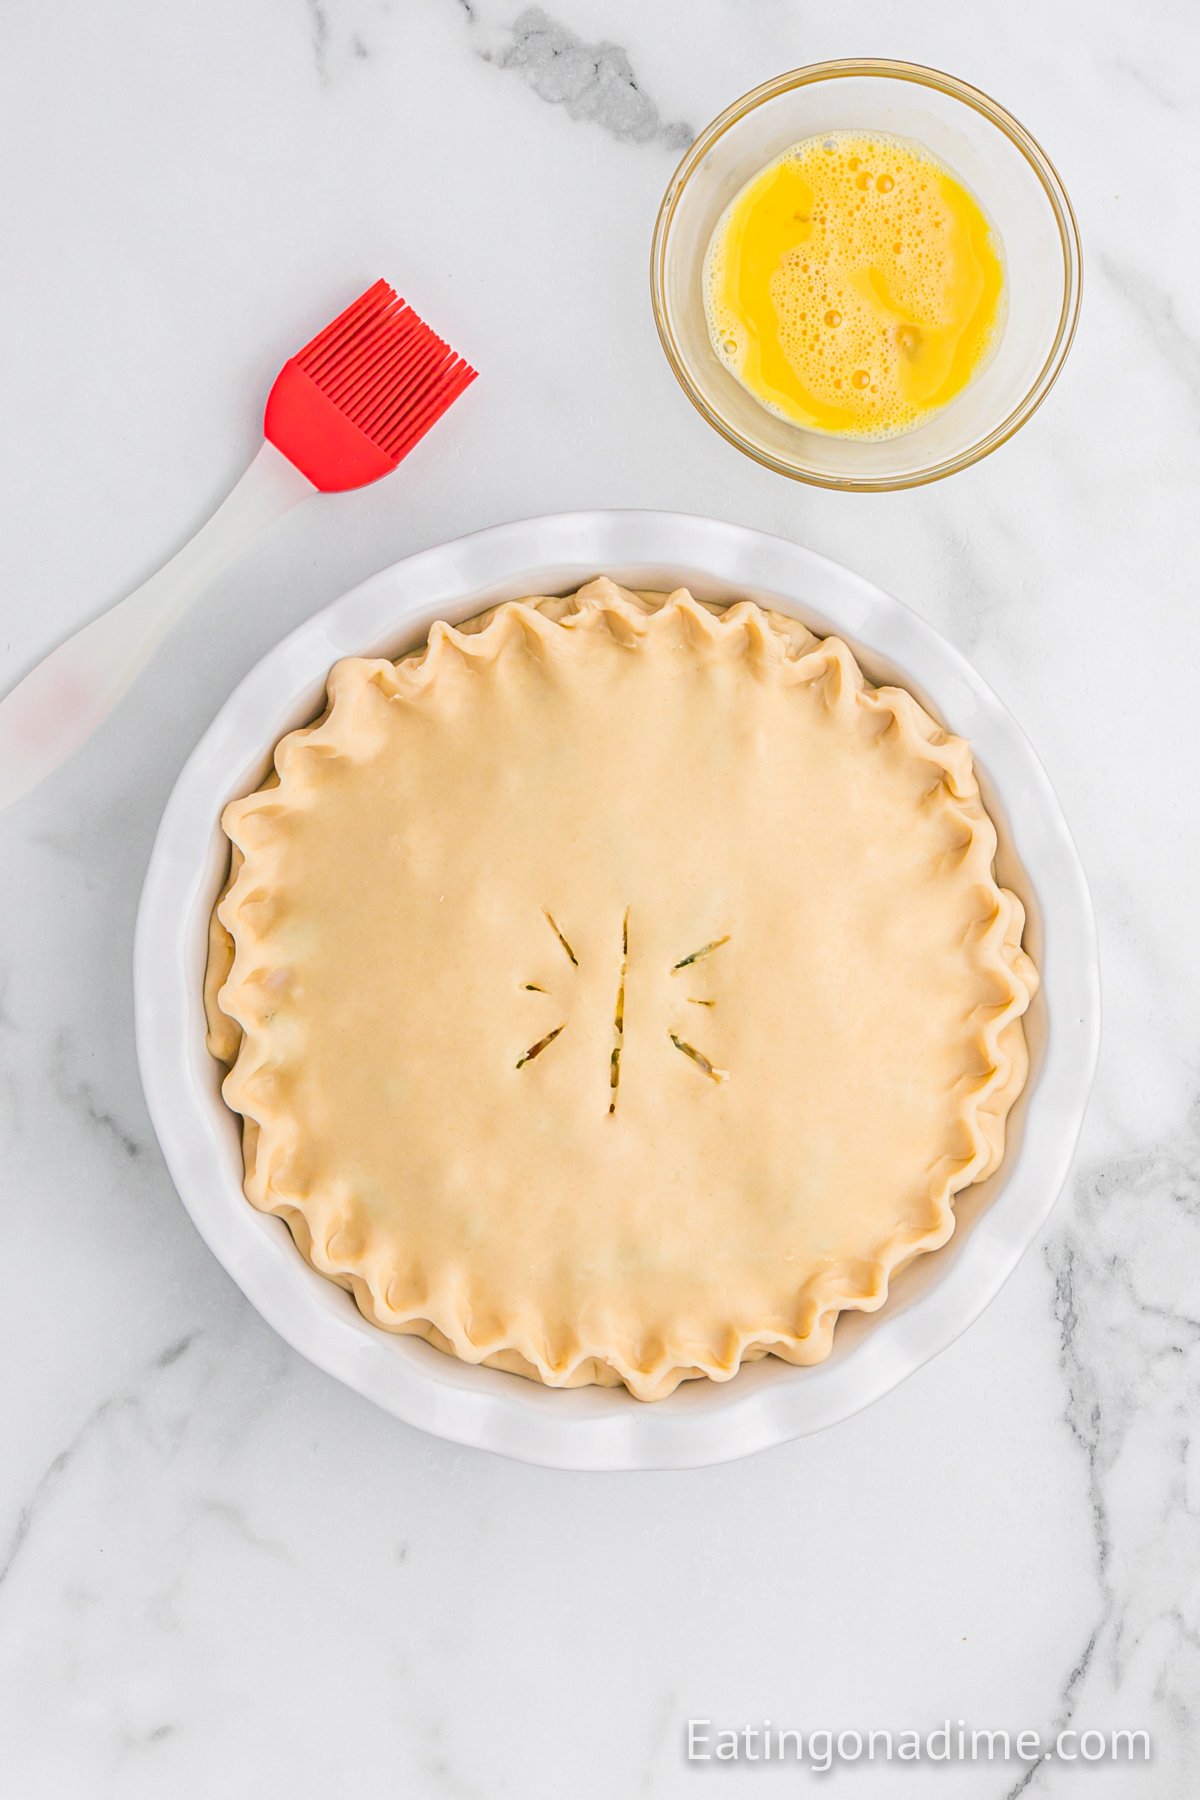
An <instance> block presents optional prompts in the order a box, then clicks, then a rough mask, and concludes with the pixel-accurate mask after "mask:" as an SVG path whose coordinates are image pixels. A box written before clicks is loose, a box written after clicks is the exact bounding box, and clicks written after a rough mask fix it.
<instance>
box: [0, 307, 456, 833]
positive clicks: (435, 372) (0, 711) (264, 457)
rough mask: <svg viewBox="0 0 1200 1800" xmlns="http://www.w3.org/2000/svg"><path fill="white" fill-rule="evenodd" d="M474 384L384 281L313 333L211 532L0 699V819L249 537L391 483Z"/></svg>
mask: <svg viewBox="0 0 1200 1800" xmlns="http://www.w3.org/2000/svg"><path fill="white" fill-rule="evenodd" d="M474 379H475V370H474V369H473V368H471V366H470V364H469V363H467V362H464V360H463V358H462V357H461V356H458V355H457V354H456V353H455V352H454V351H453V350H451V348H450V347H449V345H448V344H444V343H443V342H442V340H441V338H439V337H438V336H437V335H436V333H435V332H433V331H431V330H430V329H429V326H428V325H426V324H425V322H424V321H423V320H422V319H420V318H418V316H417V314H416V313H415V312H414V311H413V309H412V307H411V306H408V305H407V304H406V303H405V302H404V301H403V300H401V299H400V298H399V297H398V295H397V294H396V291H395V289H394V288H391V287H389V286H388V284H387V282H386V281H377V282H376V283H375V285H374V287H370V288H368V289H367V291H366V293H365V294H363V295H361V296H360V297H359V299H357V300H356V301H355V302H354V304H353V306H348V307H347V308H346V310H345V312H344V313H342V314H341V315H340V316H339V317H338V318H336V319H335V320H334V321H333V323H332V324H331V325H327V326H326V327H325V330H324V331H322V332H319V333H318V334H317V336H316V337H315V338H313V340H312V342H311V343H310V344H306V345H305V347H304V349H303V350H301V351H300V352H299V353H298V354H297V355H296V356H293V357H292V358H291V360H290V361H289V362H287V363H285V364H284V366H283V368H282V369H281V371H280V373H279V378H278V380H277V381H276V383H275V385H274V387H273V388H272V389H271V393H270V397H269V398H268V400H267V410H266V415H265V417H264V420H263V435H264V437H265V438H266V442H265V443H264V444H263V447H262V449H261V450H260V451H259V453H258V455H257V456H256V457H255V459H254V461H253V462H252V463H251V464H250V467H249V468H248V469H247V470H246V473H245V474H244V475H243V476H242V479H241V480H240V481H239V482H238V484H237V486H236V487H235V488H234V490H233V492H232V493H231V494H230V496H229V498H228V499H227V500H226V501H225V502H224V503H223V504H222V505H221V506H220V507H219V508H218V510H217V511H216V513H215V514H214V515H213V517H212V518H211V519H210V520H209V522H208V524H207V525H205V526H203V527H202V528H201V530H200V531H198V532H197V533H196V536H195V537H194V538H192V540H191V542H190V543H188V544H185V545H184V547H183V549H182V550H180V551H179V552H178V554H177V555H175V556H173V557H172V558H171V561H170V562H169V563H167V564H166V566H165V567H164V568H161V569H160V570H159V571H158V573H157V574H156V575H152V576H151V577H150V579H149V581H147V582H144V583H143V585H142V586H141V587H140V588H138V589H137V590H136V591H135V592H134V593H132V594H130V595H129V596H128V598H127V599H125V600H122V601H120V602H119V604H118V605H116V606H114V607H112V608H110V610H109V611H108V612H106V613H103V614H101V616H100V618H98V619H95V620H93V622H92V623H91V624H90V625H85V626H84V627H83V629H82V631H77V632H76V633H75V635H74V637H71V638H68V639H67V641H66V643H65V644H60V645H59V647H58V649H57V650H53V651H51V653H50V655H49V656H47V657H46V658H45V660H44V661H43V662H40V663H39V664H38V665H37V667H36V668H35V669H33V670H32V671H31V672H30V673H29V674H28V675H27V676H26V677H25V679H24V680H23V681H21V682H18V684H17V686H16V687H15V688H13V689H12V691H11V693H9V694H6V695H5V697H4V699H3V700H0V809H2V808H3V807H5V806H8V805H9V804H10V803H11V802H12V801H13V800H16V799H17V798H18V796H19V795H21V794H24V793H26V792H28V790H29V789H30V788H32V787H34V786H36V784H37V783H38V782H39V781H41V780H42V778H43V777H44V776H46V775H48V774H49V773H50V772H51V770H52V769H56V768H57V767H58V766H59V764H60V763H62V762H65V761H66V759H67V757H68V756H70V755H72V754H73V753H74V751H76V750H78V749H79V748H80V746H81V745H82V744H83V743H85V742H86V740H87V739H88V738H89V737H90V736H91V734H92V732H93V731H95V729H96V727H97V726H98V725H100V724H101V723H102V722H103V720H105V719H106V718H107V717H108V715H109V714H110V713H111V712H112V710H113V708H114V707H115V706H116V705H117V703H118V702H119V701H120V699H121V697H122V695H123V694H124V693H125V692H126V690H127V689H128V688H129V686H130V685H131V683H132V682H133V681H134V680H135V679H136V677H137V676H138V675H139V674H140V673H141V671H142V669H143V668H144V667H145V665H146V664H147V662H149V660H150V658H151V656H152V655H153V654H154V651H155V650H156V648H157V647H158V645H159V643H160V642H161V641H162V639H163V637H164V636H165V635H166V633H167V632H168V631H169V630H170V628H171V626H172V625H173V624H174V623H175V621H176V619H178V618H179V617H180V615H181V614H182V613H183V612H184V611H185V610H186V608H187V607H188V606H190V605H191V603H192V601H193V600H195V599H196V598H197V596H198V595H199V594H201V593H202V592H203V590H204V589H205V588H206V587H207V586H208V584H209V582H210V581H212V580H213V578H214V577H215V576H216V575H217V574H218V573H219V572H220V570H222V569H223V568H224V567H225V566H226V564H228V563H230V562H232V560H233V559H234V557H235V556H237V555H238V553H239V551H241V550H242V549H243V547H244V546H245V545H246V544H247V543H248V542H249V540H250V539H251V538H252V537H254V536H255V535H256V534H257V533H258V532H259V531H261V530H262V529H263V528H264V527H265V526H267V525H270V524H271V523H273V521H274V520H276V519H278V518H279V517H280V516H281V515H282V514H283V513H285V512H287V511H288V510H289V509H290V508H291V507H293V506H298V505H299V503H300V502H301V501H302V500H309V499H311V498H312V496H313V495H314V494H317V493H321V494H333V493H340V492H342V490H343V489H346V488H356V487H365V486H366V484H367V483H368V482H371V481H378V480H379V478H380V476H381V475H387V474H389V473H390V471H391V470H392V469H394V468H395V467H396V465H397V463H399V462H401V461H402V460H403V458H404V457H406V456H407V455H408V453H409V451H410V450H411V449H412V448H413V446H414V445H415V444H417V443H419V442H420V440H421V438H423V437H424V435H425V433H426V432H427V431H428V430H429V428H430V426H431V425H434V424H436V423H437V421H438V419H440V418H441V416H442V414H443V413H444V412H445V411H446V408H447V407H448V406H450V405H451V404H452V403H453V402H454V401H455V400H457V398H458V396H459V395H460V394H461V393H462V391H463V389H464V388H466V387H468V386H469V385H470V383H471V382H472V381H474Z"/></svg>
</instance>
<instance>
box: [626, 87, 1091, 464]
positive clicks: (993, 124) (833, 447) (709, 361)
mask: <svg viewBox="0 0 1200 1800" xmlns="http://www.w3.org/2000/svg"><path fill="white" fill-rule="evenodd" d="M847 130H850V131H853V130H859V131H862V130H869V131H873V132H886V133H888V134H890V135H891V136H893V137H901V138H910V139H914V140H915V141H916V142H917V143H919V144H922V145H924V146H925V148H926V149H928V150H930V151H932V153H933V155H934V156H936V157H937V158H939V160H940V161H941V162H943V163H945V164H946V165H947V166H948V167H949V168H950V169H951V171H952V172H953V173H954V174H956V175H957V176H958V177H959V178H960V180H962V181H964V182H965V183H966V184H967V186H968V187H969V188H970V189H971V190H972V191H973V192H974V194H975V195H976V197H977V198H978V199H979V201H980V202H981V204H982V206H983V209H984V211H985V212H986V213H987V215H988V216H989V218H990V219H991V222H992V224H993V226H994V227H995V229H996V232H997V234H998V235H999V237H1000V240H1001V244H1002V249H1003V255H1004V265H1005V276H1006V285H1007V310H1006V318H1005V323H1004V327H1003V331H1002V334H1001V337H1000V340H999V343H998V344H997V346H996V349H995V352H994V353H993V355H992V357H991V360H990V361H989V362H988V363H987V364H986V366H985V367H984V368H983V370H982V371H981V372H980V374H979V375H978V376H977V377H976V378H975V380H974V381H972V382H971V383H970V384H969V385H968V386H967V387H966V388H965V389H964V391H963V392H962V393H961V394H959V395H958V396H957V397H956V398H955V399H954V400H952V401H950V403H949V404H948V405H947V406H945V407H943V408H942V410H941V411H940V412H937V413H934V414H933V415H932V416H931V417H930V418H927V419H925V420H923V421H922V423H921V424H920V425H918V426H916V427H914V428H913V429H912V430H911V431H907V432H904V433H902V434H899V435H897V436H895V437H890V438H874V439H869V438H850V437H837V436H834V435H832V434H829V433H825V432H819V431H811V430H806V429H805V428H804V427H803V426H800V425H795V424H792V423H789V422H788V421H787V420H785V419H782V418H779V417H777V416H776V415H775V414H774V413H771V412H768V411H767V409H766V408H765V407H764V406H762V405H761V404H760V403H759V402H758V401H757V400H755V399H754V398H753V397H752V396H751V395H750V394H749V393H748V392H747V391H746V389H745V388H744V387H742V385H741V383H740V382H739V381H738V380H737V379H736V377H735V376H734V375H733V374H732V373H731V372H730V370H729V369H728V368H726V367H725V365H724V364H723V363H722V362H721V360H720V358H719V357H718V356H717V354H716V352H715V351H714V350H713V348H712V344H711V343H710V341H709V335H708V322H707V319H706V316H705V307H704V286H703V282H704V259H705V255H706V252H707V250H708V245H709V242H710V240H711V238H712V234H713V232H714V230H715V229H716V226H717V224H718V222H719V221H720V219H721V216H722V214H723V213H724V211H725V209H726V207H727V206H728V205H729V203H730V201H731V200H732V199H733V198H734V196H735V195H736V194H737V193H738V192H739V191H740V190H741V189H742V188H743V187H744V186H745V184H746V182H747V181H749V180H750V178H751V176H753V175H754V174H755V173H756V172H757V171H758V170H759V169H761V168H763V167H764V165H765V164H767V163H769V162H772V161H773V160H774V159H775V158H776V157H777V156H779V155H780V154H781V153H782V152H783V151H784V150H786V149H787V148H788V147H789V146H790V145H791V144H795V143H797V142H799V140H800V139H801V138H807V137H814V136H816V135H818V134H819V133H822V132H833V131H847ZM1081 280H1082V269H1081V255H1080V246H1079V228H1078V226H1077V225H1076V223H1075V215H1074V213H1073V212H1072V210H1071V202H1070V200H1069V199H1068V198H1067V193H1066V189H1065V188H1064V187H1063V184H1062V182H1061V181H1060V180H1059V177H1058V174H1057V172H1056V170H1055V168H1054V166H1053V164H1052V163H1051V162H1050V160H1049V158H1048V157H1047V156H1046V154H1045V152H1044V151H1043V150H1042V149H1041V148H1040V147H1039V145H1038V144H1036V143H1035V142H1034V140H1033V138H1032V137H1030V135H1029V133H1028V132H1027V131H1026V130H1025V128H1024V126H1022V125H1019V124H1018V123H1017V121H1016V120H1015V119H1014V118H1013V117H1012V116H1011V114H1009V113H1007V112H1005V110H1004V108H1003V107H1001V106H997V104H996V102H995V101H994V100H989V99H988V97H987V95H986V94H983V93H981V92H980V91H979V89H978V88H973V87H969V86H968V85H967V83H966V82H965V81H959V80H957V79H956V78H955V77H954V76H953V75H943V74H941V73H940V72H939V71H938V70H937V69H926V68H922V67H920V66H919V65H918V64H916V63H904V62H879V61H841V62H825V63H812V64H811V65H810V66H809V67H807V68H803V69H793V70H792V71H791V72H790V73H788V74H786V75H777V76H776V77H775V78H774V80H772V81H768V82H764V84H763V85H762V86H761V87H757V88H755V89H754V90H753V92H751V93H749V94H745V95H743V97H742V98H741V99H740V100H736V101H735V102H734V104H733V105H732V106H730V107H728V108H727V109H726V110H725V112H723V113H722V114H721V116H720V117H719V118H718V119H714V120H713V122H712V124H711V125H709V126H708V128H707V129H706V130H705V131H702V132H701V134H700V136H699V137H698V138H697V139H696V142H695V143H694V144H693V145H692V147H691V149H690V150H689V151H688V153H687V155H686V156H685V157H684V159H683V161H682V162H681V163H680V165H679V167H678V169H677V170H676V171H675V174H674V176H673V177H672V179H671V183H670V186H669V187H668V188H667V191H666V194H665V195H664V196H663V203H662V206H661V208H660V209H659V214H658V221H657V224H656V225H655V228H654V246H653V251H652V254H651V268H650V281H651V294H652V298H653V302H654V317H655V321H656V323H657V325H658V333H659V337H660V338H661V339H662V345H663V349H664V350H665V351H666V353H667V360H668V361H669V363H670V365H671V367H672V369H673V370H674V371H675V374H676V376H677V377H678V379H679V382H680V385H681V386H682V388H683V391H684V393H685V394H686V395H687V396H688V398H689V399H690V400H691V401H692V403H693V405H694V406H696V407H697V408H698V410H699V411H700V412H701V413H703V415H704V417H705V418H706V419H707V420H708V422H709V424H710V425H713V426H715V427H716V429H717V430H718V431H719V432H720V433H721V435H722V436H723V437H725V438H728V440H729V442H730V443H731V444H736V445H737V447H738V449H739V450H744V451H745V452H746V454H747V456H753V457H755V458H756V459H757V461H759V462H760V463H764V464H765V465H766V466H767V468H769V469H776V470H778V472H779V473H780V474H781V475H790V476H792V477H793V478H794V479H795V480H797V481H808V482H813V483H815V484H816V485H818V486H820V487H832V488H846V489H853V490H857V491H859V492H866V493H870V492H882V491H885V490H888V489H892V488H905V487H918V486H920V485H921V483H923V482H926V481H937V480H939V479H940V477H941V476H943V475H952V474H954V472H955V471H956V470H958V469H965V468H968V467H969V466H970V464H971V463H973V462H978V461H979V459H980V457H982V456H986V455H987V453H988V452H989V450H994V449H995V448H996V446H997V445H998V444H1002V443H1004V442H1005V440H1006V439H1007V438H1010V437H1011V436H1012V435H1013V433H1014V432H1015V431H1017V430H1018V429H1019V428H1020V427H1021V426H1022V425H1023V424H1024V423H1025V421H1026V419H1028V418H1029V417H1030V416H1031V415H1032V414H1033V413H1034V412H1036V411H1037V409H1038V407H1039V406H1040V405H1041V403H1042V401H1043V400H1044V399H1045V397H1046V395H1047V394H1048V393H1049V391H1050V389H1051V387H1053V385H1054V382H1055V380H1056V379H1057V377H1058V373H1059V370H1060V369H1061V368H1062V366H1063V363H1064V362H1065V360H1066V355H1067V351H1068V350H1069V349H1070V347H1071V339H1072V338H1073V337H1074V335H1075V325H1076V321H1077V319H1078V317H1079V296H1080V285H1081Z"/></svg>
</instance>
